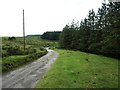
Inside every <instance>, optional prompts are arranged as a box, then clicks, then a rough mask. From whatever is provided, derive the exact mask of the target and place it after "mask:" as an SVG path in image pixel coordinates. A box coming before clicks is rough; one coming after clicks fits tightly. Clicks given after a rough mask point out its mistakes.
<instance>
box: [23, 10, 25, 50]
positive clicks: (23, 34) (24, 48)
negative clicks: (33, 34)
mask: <svg viewBox="0 0 120 90" xmlns="http://www.w3.org/2000/svg"><path fill="white" fill-rule="evenodd" d="M23 38H24V51H25V23H24V9H23Z"/></svg>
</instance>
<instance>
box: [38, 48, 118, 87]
mask: <svg viewBox="0 0 120 90" xmlns="http://www.w3.org/2000/svg"><path fill="white" fill-rule="evenodd" d="M57 51H58V52H59V53H60V56H59V58H58V60H56V62H55V63H54V64H53V66H52V67H51V69H50V70H49V71H48V73H47V74H46V75H45V76H44V78H43V79H42V81H41V82H39V83H38V84H37V86H36V87H37V88H118V62H119V60H117V59H113V58H109V57H104V56H99V55H95V54H88V53H83V52H80V51H70V50H57Z"/></svg>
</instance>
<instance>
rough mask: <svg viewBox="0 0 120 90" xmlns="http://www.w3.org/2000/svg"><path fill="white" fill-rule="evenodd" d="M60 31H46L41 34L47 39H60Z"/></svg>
mask: <svg viewBox="0 0 120 90" xmlns="http://www.w3.org/2000/svg"><path fill="white" fill-rule="evenodd" d="M60 33H61V31H51V32H45V33H43V35H41V38H42V39H47V40H59V36H60Z"/></svg>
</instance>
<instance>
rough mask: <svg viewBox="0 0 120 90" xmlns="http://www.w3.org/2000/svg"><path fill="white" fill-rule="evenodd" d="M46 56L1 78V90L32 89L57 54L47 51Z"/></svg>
mask: <svg viewBox="0 0 120 90" xmlns="http://www.w3.org/2000/svg"><path fill="white" fill-rule="evenodd" d="M47 51H48V54H47V55H45V56H43V57H41V58H39V59H38V60H36V61H34V62H33V63H31V64H28V65H26V66H24V67H22V68H19V69H17V70H15V71H12V72H10V73H8V74H7V75H3V76H2V88H34V87H35V86H36V84H37V83H38V81H40V80H41V79H42V77H43V76H44V75H45V73H46V72H47V71H48V69H49V68H50V66H51V65H52V64H53V63H54V61H55V60H56V59H57V57H58V56H59V54H58V53H57V52H55V51H54V50H49V49H47Z"/></svg>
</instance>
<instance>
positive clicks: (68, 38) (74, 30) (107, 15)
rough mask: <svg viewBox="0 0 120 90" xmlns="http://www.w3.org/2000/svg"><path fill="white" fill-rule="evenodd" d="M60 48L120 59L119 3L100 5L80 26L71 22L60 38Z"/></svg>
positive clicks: (91, 11) (90, 12)
mask: <svg viewBox="0 0 120 90" xmlns="http://www.w3.org/2000/svg"><path fill="white" fill-rule="evenodd" d="M60 47H61V48H65V49H74V50H80V51H85V52H90V53H97V54H102V55H105V56H110V57H115V58H120V56H119V55H120V2H110V3H108V4H105V3H102V7H101V8H99V9H98V12H97V13H95V12H94V11H93V9H92V10H90V11H89V13H88V17H86V18H85V19H84V20H82V21H81V23H80V26H79V25H78V24H77V23H75V22H74V20H73V21H72V23H71V25H66V26H65V27H64V28H63V32H62V34H61V36H60Z"/></svg>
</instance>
